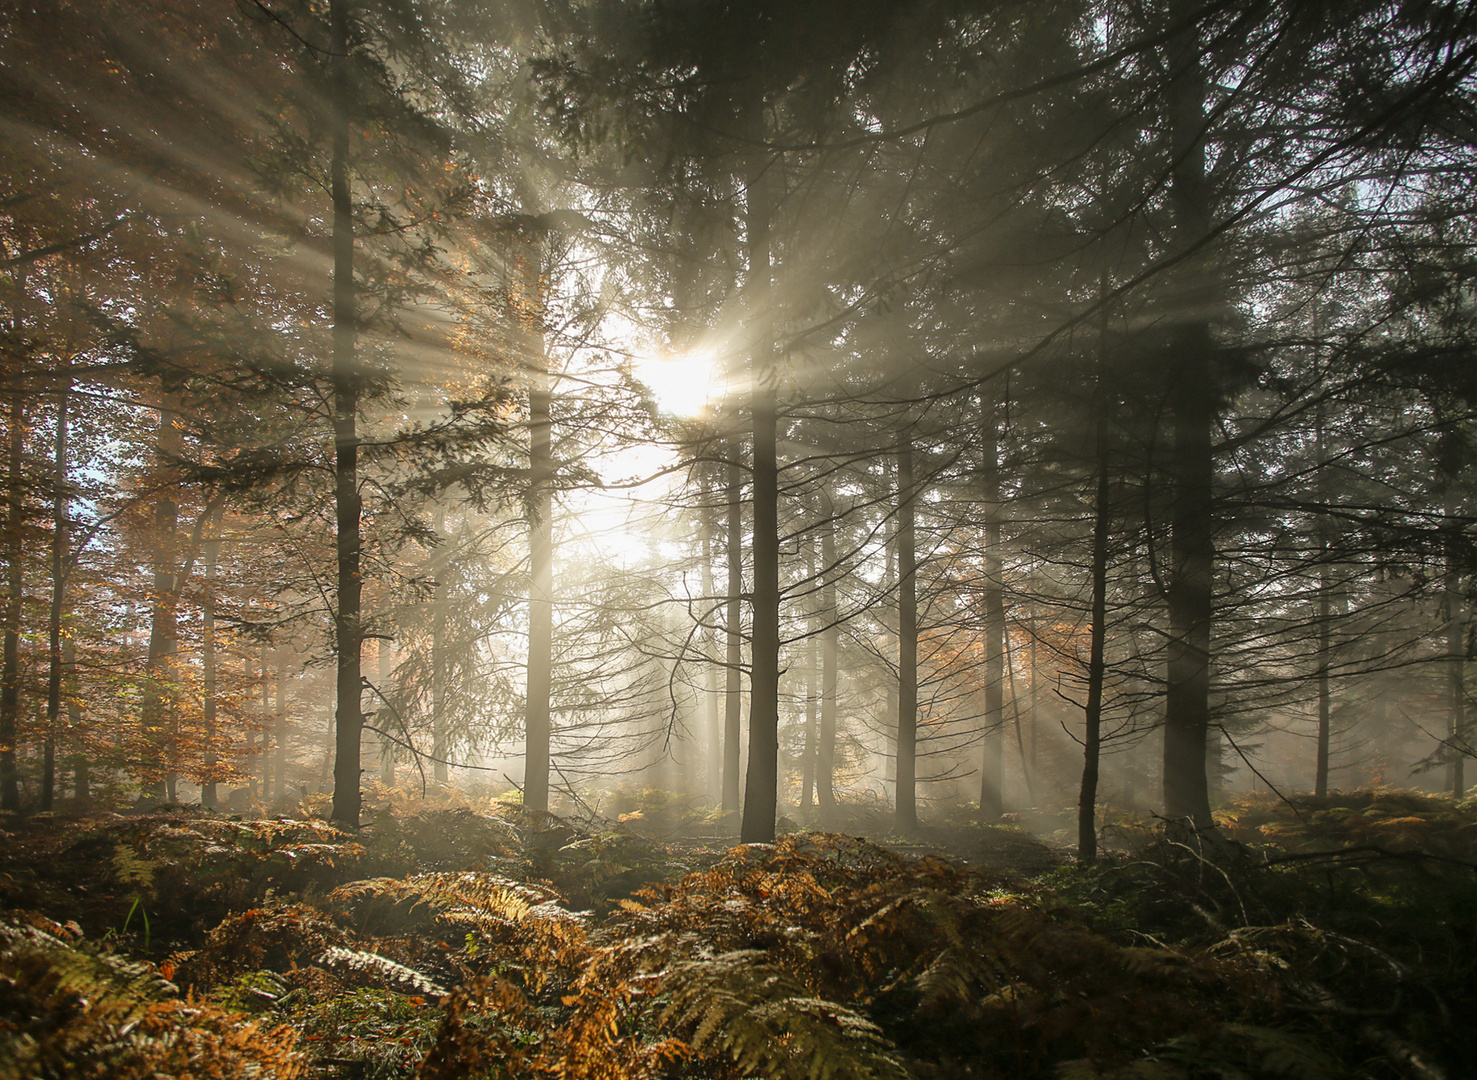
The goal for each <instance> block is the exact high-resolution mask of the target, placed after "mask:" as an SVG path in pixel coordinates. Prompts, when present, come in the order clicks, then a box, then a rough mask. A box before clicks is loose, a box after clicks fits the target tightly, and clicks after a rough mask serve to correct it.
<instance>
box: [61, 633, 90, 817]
mask: <svg viewBox="0 0 1477 1080" xmlns="http://www.w3.org/2000/svg"><path fill="white" fill-rule="evenodd" d="M62 665H63V667H64V669H65V671H66V684H65V685H66V691H67V695H66V702H67V730H68V731H69V732H70V733H71V736H72V746H73V748H74V749H73V751H72V754H71V766H72V798H74V799H76V800H77V801H78V802H79V803H85V802H86V801H87V800H88V799H90V798H91V797H92V787H91V781H92V773H91V769H90V762H89V761H88V757H87V746H86V744H85V743H84V742H83V731H82V705H81V701H80V696H79V694H80V691H79V689H78V686H77V646H76V644H75V643H74V642H73V641H72V639H71V638H63V639H62Z"/></svg>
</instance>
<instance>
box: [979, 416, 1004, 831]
mask: <svg viewBox="0 0 1477 1080" xmlns="http://www.w3.org/2000/svg"><path fill="white" fill-rule="evenodd" d="M984 434H985V443H984V447H983V450H984V462H983V464H984V468H983V470H982V472H981V477H980V479H981V484H982V488H983V490H982V491H981V493H980V498H981V499H982V500H983V501H984V504H985V643H984V644H985V649H984V651H985V726H984V751H983V754H982V755H981V762H980V816H981V817H982V818H984V820H986V821H994V820H996V819H998V818H999V817H1000V815H1001V814H1003V813H1004V812H1005V583H1004V581H1003V579H1002V577H1001V574H1002V568H1003V560H1002V559H1001V558H1000V445H999V434H998V430H997V428H996V420H995V415H994V411H993V407H992V408H991V414H990V416H989V419H988V422H987V423H986V424H985V432H984Z"/></svg>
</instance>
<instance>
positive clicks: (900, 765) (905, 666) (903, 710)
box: [894, 430, 918, 831]
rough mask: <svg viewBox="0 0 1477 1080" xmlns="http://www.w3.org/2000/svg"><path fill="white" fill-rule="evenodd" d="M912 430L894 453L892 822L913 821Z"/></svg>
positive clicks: (905, 825) (911, 824) (908, 825)
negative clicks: (894, 780) (895, 578)
mask: <svg viewBox="0 0 1477 1080" xmlns="http://www.w3.org/2000/svg"><path fill="white" fill-rule="evenodd" d="M912 439H913V433H912V431H911V430H907V431H904V432H903V437H902V443H901V444H900V445H899V447H898V455H897V498H898V512H897V569H898V600H897V610H898V628H897V645H898V648H897V661H898V670H897V676H898V678H897V701H898V704H897V795H896V802H895V804H894V806H895V810H896V818H897V826H898V828H899V829H901V830H903V831H908V830H911V829H914V828H916V827H917V825H918V786H917V771H916V770H917V762H918V759H917V740H918V591H917V585H918V582H917V570H918V565H917V549H916V543H917V538H916V536H915V532H914V496H915V494H916V489H915V483H914V478H913V441H912Z"/></svg>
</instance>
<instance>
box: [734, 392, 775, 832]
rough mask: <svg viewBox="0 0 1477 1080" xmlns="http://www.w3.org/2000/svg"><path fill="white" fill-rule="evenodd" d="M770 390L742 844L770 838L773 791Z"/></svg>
mask: <svg viewBox="0 0 1477 1080" xmlns="http://www.w3.org/2000/svg"><path fill="white" fill-rule="evenodd" d="M775 410H776V401H775V392H774V390H773V388H768V389H766V388H762V387H761V388H760V389H759V390H757V391H756V392H755V394H754V540H753V551H754V599H753V605H752V606H753V613H754V623H753V631H752V637H751V645H750V657H749V663H750V671H751V674H750V676H749V768H748V772H747V773H746V776H745V780H744V810H743V814H744V816H743V825H742V828H741V831H740V838H741V839H742V840H743V842H744V843H746V844H752V843H771V842H773V840H774V824H775V814H776V806H775V799H776V797H777V795H778V787H779V684H780V633H779V630H780V626H779V614H780V583H779V558H780V545H779V520H778V512H779V504H778V500H779V469H778V463H777V460H776V454H775V447H776V442H777V437H776V427H777V423H776V415H775Z"/></svg>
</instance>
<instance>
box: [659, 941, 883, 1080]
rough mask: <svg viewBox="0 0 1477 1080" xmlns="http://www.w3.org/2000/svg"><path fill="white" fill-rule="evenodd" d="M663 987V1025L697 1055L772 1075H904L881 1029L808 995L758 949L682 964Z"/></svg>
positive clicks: (824, 1078) (802, 1078) (787, 1078)
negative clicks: (715, 1056) (722, 1057)
mask: <svg viewBox="0 0 1477 1080" xmlns="http://www.w3.org/2000/svg"><path fill="white" fill-rule="evenodd" d="M663 990H664V993H665V994H666V995H667V997H668V1004H667V1005H666V1007H665V1008H663V1009H662V1010H661V1012H660V1013H659V1014H658V1023H659V1024H660V1025H662V1026H665V1027H668V1028H670V1029H671V1030H673V1031H674V1032H675V1033H677V1034H679V1035H681V1036H682V1037H683V1038H685V1040H686V1042H687V1043H688V1044H689V1045H690V1046H691V1047H692V1048H693V1050H695V1051H697V1052H698V1053H707V1054H713V1053H724V1054H727V1055H728V1056H729V1057H731V1058H732V1059H733V1061H734V1063H735V1064H737V1065H738V1067H739V1068H740V1069H741V1070H742V1071H744V1072H747V1073H754V1074H758V1075H761V1076H765V1077H769V1078H774V1080H831V1078H833V1077H836V1078H839V1077H873V1078H878V1080H881V1078H902V1077H906V1076H907V1072H906V1070H905V1069H904V1068H903V1066H902V1064H901V1063H900V1062H899V1061H898V1059H897V1056H896V1054H895V1051H894V1049H893V1048H892V1047H891V1045H890V1044H889V1043H888V1042H887V1040H886V1039H885V1038H883V1036H882V1032H881V1029H879V1028H878V1027H877V1026H876V1025H875V1024H873V1023H872V1022H871V1021H870V1020H868V1019H867V1018H866V1017H865V1016H863V1015H862V1014H860V1013H858V1012H856V1011H855V1010H853V1009H849V1008H847V1007H846V1006H845V1005H841V1004H839V1003H837V1002H834V1001H826V1000H823V999H820V998H816V997H812V996H809V995H807V994H806V992H805V990H804V988H803V987H802V986H800V984H799V983H798V982H796V981H795V980H794V979H793V978H792V977H791V976H790V975H788V974H787V973H785V972H784V971H783V970H781V969H779V968H778V967H776V966H775V965H773V964H771V963H769V962H767V960H766V957H765V954H764V953H762V952H759V951H757V950H739V951H735V952H729V953H724V954H722V955H720V956H715V957H712V958H711V959H704V960H694V961H688V962H686V963H681V964H677V965H675V966H674V967H673V968H672V969H671V970H670V971H668V972H667V973H666V976H665V978H664V980H663Z"/></svg>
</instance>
